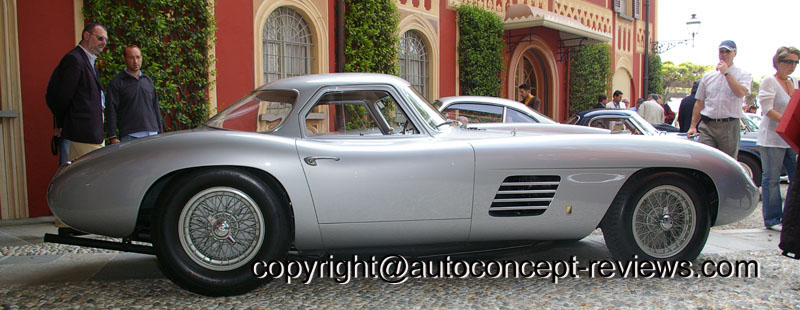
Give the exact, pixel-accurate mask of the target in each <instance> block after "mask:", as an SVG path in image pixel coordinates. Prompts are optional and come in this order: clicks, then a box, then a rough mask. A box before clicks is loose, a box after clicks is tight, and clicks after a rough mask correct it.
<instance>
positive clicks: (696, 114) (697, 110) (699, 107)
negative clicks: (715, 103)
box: [686, 99, 706, 139]
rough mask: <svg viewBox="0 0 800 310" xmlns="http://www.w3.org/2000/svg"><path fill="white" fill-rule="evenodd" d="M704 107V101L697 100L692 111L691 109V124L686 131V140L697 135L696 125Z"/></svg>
mask: <svg viewBox="0 0 800 310" xmlns="http://www.w3.org/2000/svg"><path fill="white" fill-rule="evenodd" d="M705 107H706V101H705V100H700V99H697V101H696V102H695V103H694V109H692V124H691V125H690V126H689V130H688V131H686V137H687V138H690V139H691V138H694V136H696V135H697V124H698V123H700V111H703V108H705Z"/></svg>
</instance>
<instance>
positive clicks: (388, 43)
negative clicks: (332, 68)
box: [344, 0, 400, 75]
mask: <svg viewBox="0 0 800 310" xmlns="http://www.w3.org/2000/svg"><path fill="white" fill-rule="evenodd" d="M346 6H347V8H346V9H345V11H346V13H345V30H344V31H345V48H344V55H345V65H344V71H346V72H375V73H386V74H393V75H397V74H398V72H399V70H398V65H397V48H398V42H399V41H400V38H399V37H398V36H397V25H398V23H399V21H400V17H399V15H398V13H397V6H396V4H395V1H392V0H347V2H346Z"/></svg>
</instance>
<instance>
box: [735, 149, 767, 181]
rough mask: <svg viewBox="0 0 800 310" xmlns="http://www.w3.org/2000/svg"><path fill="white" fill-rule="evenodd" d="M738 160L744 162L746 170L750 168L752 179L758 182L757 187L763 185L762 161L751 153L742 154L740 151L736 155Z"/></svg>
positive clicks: (740, 162)
mask: <svg viewBox="0 0 800 310" xmlns="http://www.w3.org/2000/svg"><path fill="white" fill-rule="evenodd" d="M736 160H738V161H739V164H743V165H744V166H746V167H745V171H747V170H750V171H749V172H750V173H751V176H750V179H751V180H753V183H755V184H756V187H760V186H761V161H760V160H758V159H756V158H754V157H753V156H751V155H746V154H742V152H739V155H738V156H736Z"/></svg>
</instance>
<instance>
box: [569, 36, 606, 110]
mask: <svg viewBox="0 0 800 310" xmlns="http://www.w3.org/2000/svg"><path fill="white" fill-rule="evenodd" d="M569 76H570V78H569V89H570V92H569V113H570V114H575V113H576V112H580V111H583V110H586V109H591V108H592V106H593V105H594V104H595V102H596V101H597V96H598V95H600V94H607V93H608V90H609V89H610V88H611V49H610V48H609V46H608V44H604V43H600V44H592V45H587V46H585V47H583V48H582V49H581V50H580V51H578V52H577V53H573V54H570V66H569Z"/></svg>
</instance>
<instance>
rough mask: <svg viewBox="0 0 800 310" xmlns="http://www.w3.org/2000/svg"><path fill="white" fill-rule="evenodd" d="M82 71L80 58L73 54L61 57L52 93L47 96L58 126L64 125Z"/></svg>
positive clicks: (54, 75) (54, 77)
mask: <svg viewBox="0 0 800 310" xmlns="http://www.w3.org/2000/svg"><path fill="white" fill-rule="evenodd" d="M81 71H82V70H81V68H80V63H79V61H78V59H77V58H76V57H75V56H74V55H72V54H67V55H66V56H64V58H63V59H61V62H60V63H59V64H58V68H57V69H56V72H55V74H53V76H52V77H51V79H52V81H51V82H50V83H51V84H52V89H51V91H52V93H51V94H48V96H47V97H48V98H49V100H48V101H47V105H48V107H49V108H50V111H51V112H53V115H54V116H55V118H56V123H57V125H56V126H57V127H58V128H62V127H63V124H64V117H65V115H66V113H67V111H69V107H70V105H71V104H72V98H73V97H74V96H75V91H76V90H77V89H78V81H79V80H80V77H81Z"/></svg>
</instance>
